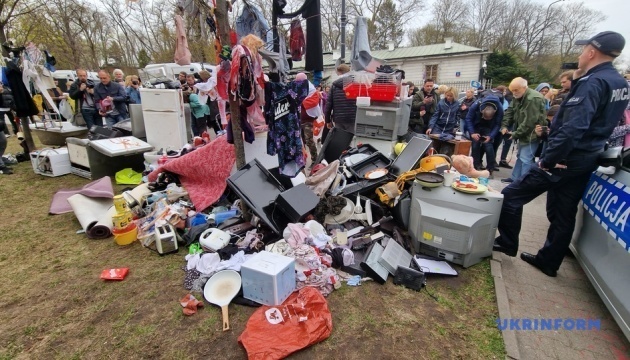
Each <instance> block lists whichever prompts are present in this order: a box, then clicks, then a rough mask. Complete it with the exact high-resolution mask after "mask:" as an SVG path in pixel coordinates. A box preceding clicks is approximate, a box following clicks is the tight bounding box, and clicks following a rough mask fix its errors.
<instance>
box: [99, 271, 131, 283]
mask: <svg viewBox="0 0 630 360" xmlns="http://www.w3.org/2000/svg"><path fill="white" fill-rule="evenodd" d="M128 272H129V268H120V269H105V270H103V271H102V272H101V279H103V280H124V279H125V276H127V273H128Z"/></svg>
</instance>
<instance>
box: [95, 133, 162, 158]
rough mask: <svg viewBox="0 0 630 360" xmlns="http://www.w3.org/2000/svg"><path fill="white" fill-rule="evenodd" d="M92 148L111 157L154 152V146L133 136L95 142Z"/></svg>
mask: <svg viewBox="0 0 630 360" xmlns="http://www.w3.org/2000/svg"><path fill="white" fill-rule="evenodd" d="M90 146H91V147H92V148H94V149H96V151H98V152H100V153H101V154H105V155H107V156H110V157H114V156H120V155H131V154H139V153H144V152H147V151H151V150H153V146H151V145H149V144H147V143H146V142H144V141H142V140H140V139H138V138H137V137H133V136H123V137H117V138H111V139H101V140H94V141H91V142H90Z"/></svg>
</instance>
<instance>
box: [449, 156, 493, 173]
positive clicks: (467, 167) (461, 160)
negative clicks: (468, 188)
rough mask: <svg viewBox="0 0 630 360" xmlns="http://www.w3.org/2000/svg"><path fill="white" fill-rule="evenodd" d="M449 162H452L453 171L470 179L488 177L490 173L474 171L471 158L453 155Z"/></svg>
mask: <svg viewBox="0 0 630 360" xmlns="http://www.w3.org/2000/svg"><path fill="white" fill-rule="evenodd" d="M451 160H452V161H453V167H454V168H455V170H457V172H459V173H460V174H462V175H466V176H468V177H471V178H480V177H485V178H487V177H490V172H488V170H483V171H479V170H475V167H474V166H473V158H472V156H466V155H453V156H452V157H451Z"/></svg>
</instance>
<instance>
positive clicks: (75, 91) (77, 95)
mask: <svg viewBox="0 0 630 360" xmlns="http://www.w3.org/2000/svg"><path fill="white" fill-rule="evenodd" d="M80 86H81V82H80V81H79V79H77V80H75V81H74V82H73V83H72V85H70V90H68V95H70V98H71V99H72V100H74V101H76V106H75V109H76V111H77V112H81V106H82V105H83V96H84V95H85V91H81V90H79V87H80ZM95 107H96V106H95Z"/></svg>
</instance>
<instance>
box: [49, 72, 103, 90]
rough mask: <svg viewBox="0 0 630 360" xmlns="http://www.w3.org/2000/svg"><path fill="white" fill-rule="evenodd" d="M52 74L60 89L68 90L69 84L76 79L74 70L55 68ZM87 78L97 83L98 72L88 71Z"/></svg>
mask: <svg viewBox="0 0 630 360" xmlns="http://www.w3.org/2000/svg"><path fill="white" fill-rule="evenodd" d="M52 76H53V79H55V80H57V81H58V84H59V88H60V89H61V91H63V92H68V90H69V89H70V85H72V83H73V82H74V81H75V80H76V79H77V72H76V71H75V70H57V71H54V72H53V73H52ZM88 79H90V80H92V81H94V82H95V83H98V82H99V80H98V73H96V72H94V71H88Z"/></svg>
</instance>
